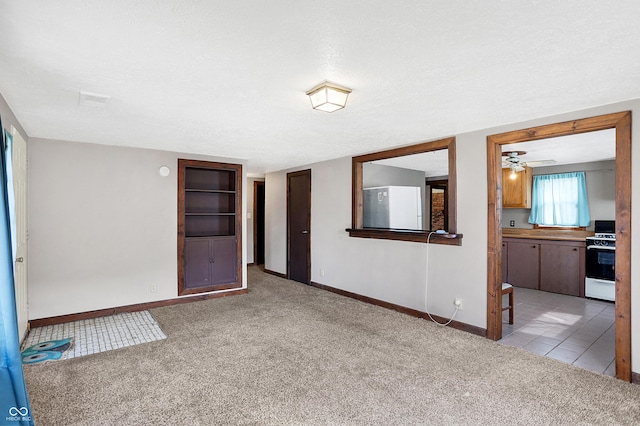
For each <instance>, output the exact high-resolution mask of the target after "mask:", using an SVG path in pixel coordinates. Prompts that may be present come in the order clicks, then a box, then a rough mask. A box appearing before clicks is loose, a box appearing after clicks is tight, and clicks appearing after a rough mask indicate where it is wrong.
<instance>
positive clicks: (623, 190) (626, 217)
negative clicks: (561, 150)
mask: <svg viewBox="0 0 640 426" xmlns="http://www.w3.org/2000/svg"><path fill="white" fill-rule="evenodd" d="M605 129H615V132H616V178H615V185H616V200H615V206H616V218H615V219H616V261H615V267H616V283H615V285H616V295H617V300H616V303H615V341H616V345H615V374H616V377H618V378H619V379H622V380H625V381H631V318H630V313H631V300H630V292H631V235H630V225H631V222H630V217H631V204H630V202H631V155H630V154H631V112H628V111H627V112H621V113H615V114H608V115H604V116H598V117H592V118H586V119H581V120H575V121H570V122H564V123H557V124H551V125H546V126H538V127H534V128H529V129H523V130H519V131H514V132H507V133H502V134H498V135H491V136H489V137H487V152H488V155H487V166H488V167H487V170H488V239H487V241H488V265H487V266H488V268H487V269H488V276H487V337H489V338H491V339H493V340H498V339H500V338H501V337H502V334H503V330H502V292H501V288H502V225H501V219H502V167H501V166H502V164H501V163H502V161H501V158H502V145H507V144H514V143H518V142H526V141H534V140H540V139H545V138H551V137H559V136H567V135H574V134H579V133H587V132H593V131H597V130H605Z"/></svg>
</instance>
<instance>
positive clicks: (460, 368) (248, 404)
mask: <svg viewBox="0 0 640 426" xmlns="http://www.w3.org/2000/svg"><path fill="white" fill-rule="evenodd" d="M389 285H393V283H389ZM478 285H482V283H478ZM249 289H250V292H249V294H247V295H242V296H234V297H226V298H222V299H215V300H209V301H202V302H195V303H191V304H185V305H177V306H172V307H166V308H160V309H154V310H152V313H153V315H154V316H155V318H156V319H157V320H158V321H159V323H160V325H161V326H162V328H163V330H164V331H165V333H166V334H167V335H168V338H167V339H166V340H162V341H157V342H152V343H147V344H142V345H138V346H133V347H130V348H124V349H119V350H114V351H109V352H104V353H100V354H95V355H90V356H86V357H82V358H76V359H71V360H65V361H61V362H57V363H50V364H45V365H33V366H27V367H26V368H25V375H26V380H27V387H28V390H29V394H30V397H31V402H32V408H33V413H34V416H35V420H36V424H37V425H46V426H49V425H235V424H242V425H262V424H265V425H287V424H297V425H323V424H332V425H336V424H337V425H370V424H375V425H392V424H394V425H395V424H437V425H441V424H467V425H478V424H486V425H494V424H504V425H518V424H522V425H541V424H547V425H562V424H565V425H577V424H584V425H587V424H602V425H613V424H638V419H640V387H639V386H638V385H631V384H628V383H623V382H621V381H618V380H616V379H612V378H609V377H605V376H600V375H597V374H594V373H591V372H589V371H586V370H582V369H580V368H577V367H573V366H570V365H567V364H563V363H561V362H559V361H555V360H553V359H549V358H544V357H541V356H537V355H535V354H531V353H528V352H525V351H522V350H520V349H517V348H512V347H508V346H504V345H500V344H498V343H495V342H492V341H489V340H487V339H484V338H481V337H477V336H474V335H471V334H468V333H464V332H460V331H456V330H452V329H449V328H442V327H438V326H436V325H434V324H432V323H430V322H427V321H425V320H421V319H416V318H412V317H408V316H406V315H403V314H400V313H397V312H393V311H389V310H386V309H383V308H379V307H375V306H371V305H367V304H365V303H361V302H358V301H354V300H351V299H348V298H344V297H341V296H338V295H335V294H332V293H329V292H326V291H322V290H318V289H315V288H311V287H308V286H305V285H302V284H298V283H294V282H290V281H287V280H283V279H280V278H276V277H273V276H270V275H266V274H264V273H262V272H260V271H259V270H258V269H257V268H255V267H252V268H250V270H249Z"/></svg>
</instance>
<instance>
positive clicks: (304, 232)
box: [287, 170, 311, 284]
mask: <svg viewBox="0 0 640 426" xmlns="http://www.w3.org/2000/svg"><path fill="white" fill-rule="evenodd" d="M310 228H311V170H303V171H300V172H294V173H288V174H287V237H288V238H287V240H288V265H289V271H288V272H289V274H288V275H289V279H291V280H294V281H298V282H301V283H304V284H309V283H310V282H311V229H310Z"/></svg>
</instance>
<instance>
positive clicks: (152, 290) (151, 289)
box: [149, 283, 158, 293]
mask: <svg viewBox="0 0 640 426" xmlns="http://www.w3.org/2000/svg"><path fill="white" fill-rule="evenodd" d="M157 290H158V287H156V284H155V283H153V284H151V285H150V286H149V291H150V292H151V293H155V292H156V291H157Z"/></svg>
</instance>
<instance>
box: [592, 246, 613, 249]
mask: <svg viewBox="0 0 640 426" xmlns="http://www.w3.org/2000/svg"><path fill="white" fill-rule="evenodd" d="M591 249H598V250H599V249H602V250H615V249H616V247H615V246H613V247H609V246H587V250H591Z"/></svg>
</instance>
